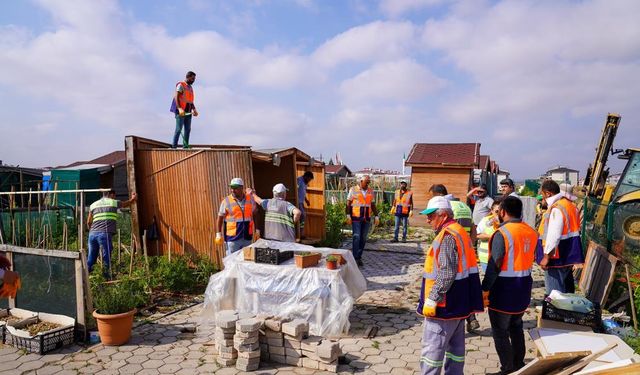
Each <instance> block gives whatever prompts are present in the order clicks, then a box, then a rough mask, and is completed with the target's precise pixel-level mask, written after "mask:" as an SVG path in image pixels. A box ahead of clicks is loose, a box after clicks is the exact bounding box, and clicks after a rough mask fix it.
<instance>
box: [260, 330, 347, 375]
mask: <svg viewBox="0 0 640 375" xmlns="http://www.w3.org/2000/svg"><path fill="white" fill-rule="evenodd" d="M259 340H260V348H261V358H262V360H265V361H271V362H276V363H283V364H288V365H292V366H298V367H305V368H309V369H314V370H324V371H331V372H337V369H338V357H339V356H340V354H341V351H340V347H339V345H338V343H337V342H333V341H331V340H326V339H323V338H322V337H319V336H309V323H308V322H307V321H305V320H301V319H296V320H293V321H289V322H283V321H280V320H276V319H266V320H265V321H264V334H263V335H260V338H259Z"/></svg>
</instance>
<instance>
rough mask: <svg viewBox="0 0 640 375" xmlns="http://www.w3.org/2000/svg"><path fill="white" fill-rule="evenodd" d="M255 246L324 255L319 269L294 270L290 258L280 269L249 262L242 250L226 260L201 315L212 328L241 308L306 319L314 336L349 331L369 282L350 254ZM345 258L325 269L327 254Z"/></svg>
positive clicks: (280, 244) (261, 243)
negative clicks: (356, 304) (218, 319)
mask: <svg viewBox="0 0 640 375" xmlns="http://www.w3.org/2000/svg"><path fill="white" fill-rule="evenodd" d="M251 246H253V247H269V248H272V249H279V250H293V251H309V252H317V253H321V254H322V259H320V263H318V266H316V267H310V268H304V269H301V268H296V266H295V260H294V259H290V260H288V261H286V262H284V263H282V264H280V265H272V264H261V263H254V262H248V261H247V262H245V261H244V255H243V253H242V251H238V252H236V253H234V254H231V255H229V256H227V257H225V258H224V260H223V261H224V270H223V271H221V272H218V273H217V274H215V275H212V276H211V278H210V279H209V285H208V286H207V290H206V291H205V299H204V307H203V311H202V316H203V318H204V322H205V323H209V324H212V323H213V321H214V319H215V316H216V314H217V312H218V311H221V310H229V309H232V310H237V311H239V312H249V313H253V314H268V315H271V316H276V317H280V318H286V319H304V320H307V321H308V322H309V331H310V333H311V334H313V335H319V336H323V337H337V336H340V335H341V334H342V333H346V332H348V330H349V313H350V312H351V310H352V309H353V304H354V302H355V300H356V299H357V298H358V297H360V296H361V295H362V294H363V293H364V292H365V290H366V289H367V282H366V279H365V278H364V276H362V273H360V270H359V269H358V266H357V265H356V262H355V259H354V258H353V255H352V254H351V252H350V251H348V250H340V249H331V248H316V247H312V246H307V245H301V244H297V243H291V242H277V241H268V240H263V239H261V240H258V241H257V242H256V243H254V244H253V245H251ZM331 253H333V254H336V253H339V254H341V255H342V256H343V257H344V258H345V259H346V260H347V264H345V265H342V266H341V267H340V268H339V269H338V270H329V269H327V268H326V259H325V258H326V255H329V254H331Z"/></svg>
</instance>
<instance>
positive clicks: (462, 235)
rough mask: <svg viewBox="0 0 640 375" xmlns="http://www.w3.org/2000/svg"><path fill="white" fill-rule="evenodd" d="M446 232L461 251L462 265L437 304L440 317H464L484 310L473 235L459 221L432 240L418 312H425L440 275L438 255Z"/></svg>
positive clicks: (437, 313) (438, 316)
mask: <svg viewBox="0 0 640 375" xmlns="http://www.w3.org/2000/svg"><path fill="white" fill-rule="evenodd" d="M445 234H449V235H451V236H453V239H454V241H455V243H456V250H457V252H458V267H457V270H456V276H455V281H454V282H453V284H452V286H451V287H450V288H449V290H448V291H447V293H446V295H445V298H444V299H443V300H442V301H440V302H439V303H438V304H437V307H436V316H435V318H436V319H462V318H466V317H467V316H469V314H471V313H472V312H480V311H482V310H483V306H482V293H481V289H480V276H479V274H478V264H477V261H476V257H475V252H474V250H473V247H472V245H471V238H470V237H469V234H468V233H467V232H466V231H465V230H464V228H462V226H461V225H460V224H458V223H456V222H452V223H451V224H449V225H447V226H446V227H445V228H443V229H442V230H441V231H440V233H438V235H437V236H436V238H435V239H434V241H433V242H432V244H431V246H430V247H429V250H428V251H427V255H426V258H425V263H424V269H423V274H422V277H423V280H422V289H421V292H420V301H419V303H418V307H417V313H418V314H420V315H423V310H424V307H425V305H424V303H425V301H426V300H427V299H428V298H429V294H430V293H431V289H433V286H434V285H435V280H436V277H437V274H438V269H439V266H438V256H439V254H440V246H441V243H442V239H443V238H444V236H445Z"/></svg>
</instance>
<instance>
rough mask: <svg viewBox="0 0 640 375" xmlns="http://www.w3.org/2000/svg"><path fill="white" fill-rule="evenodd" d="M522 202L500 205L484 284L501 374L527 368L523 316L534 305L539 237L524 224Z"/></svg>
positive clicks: (512, 200) (513, 199)
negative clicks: (536, 255)
mask: <svg viewBox="0 0 640 375" xmlns="http://www.w3.org/2000/svg"><path fill="white" fill-rule="evenodd" d="M521 217H522V201H521V200H520V199H518V198H516V197H509V196H508V197H506V198H505V199H504V200H502V201H501V203H500V206H499V209H498V218H499V220H500V222H501V224H500V226H499V227H498V229H497V230H496V231H495V233H494V234H493V235H492V236H491V239H490V240H489V263H488V264H487V271H486V273H485V275H484V279H483V280H482V293H483V298H484V304H485V307H488V308H489V321H490V322H491V333H492V335H493V341H494V342H495V344H496V352H497V353H498V358H500V372H499V373H497V374H510V373H512V372H514V371H518V370H519V369H520V368H522V367H524V355H525V344H524V331H523V330H522V316H523V315H524V312H525V311H526V310H527V308H528V307H529V303H530V302H531V287H532V286H533V279H532V278H531V267H532V266H533V258H534V254H535V253H536V251H537V250H536V249H535V248H536V246H539V245H538V233H537V232H536V231H535V230H534V229H533V228H531V227H530V226H529V225H528V224H526V223H523V222H522V219H521Z"/></svg>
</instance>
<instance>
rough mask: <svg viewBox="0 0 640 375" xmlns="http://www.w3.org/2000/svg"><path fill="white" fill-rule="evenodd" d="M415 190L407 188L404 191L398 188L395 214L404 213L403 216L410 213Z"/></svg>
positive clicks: (394, 205) (394, 202) (394, 206)
mask: <svg viewBox="0 0 640 375" xmlns="http://www.w3.org/2000/svg"><path fill="white" fill-rule="evenodd" d="M412 196H413V192H411V190H407V191H405V192H404V193H403V192H402V190H400V189H398V190H396V194H395V197H394V199H393V208H394V211H393V213H394V214H402V215H403V216H406V215H409V208H410V207H411V197H412Z"/></svg>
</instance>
